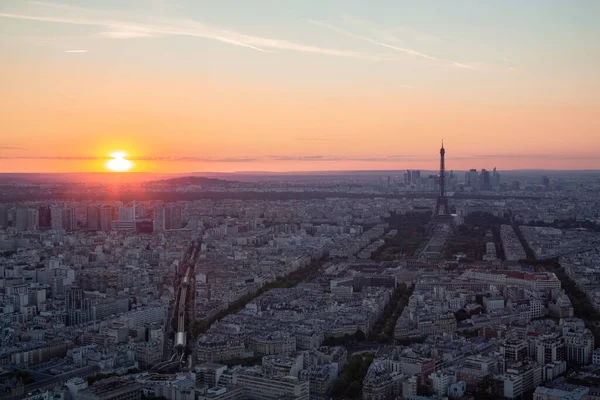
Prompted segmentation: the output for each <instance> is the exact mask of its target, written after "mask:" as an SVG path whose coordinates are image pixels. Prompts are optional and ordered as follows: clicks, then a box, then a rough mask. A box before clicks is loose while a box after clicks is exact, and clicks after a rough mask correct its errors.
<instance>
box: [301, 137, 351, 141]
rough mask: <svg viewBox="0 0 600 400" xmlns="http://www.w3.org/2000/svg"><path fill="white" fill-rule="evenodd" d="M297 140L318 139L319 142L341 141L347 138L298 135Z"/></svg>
mask: <svg viewBox="0 0 600 400" xmlns="http://www.w3.org/2000/svg"><path fill="white" fill-rule="evenodd" d="M296 140H305V141H318V142H339V141H343V140H345V139H341V138H325V137H297V138H296Z"/></svg>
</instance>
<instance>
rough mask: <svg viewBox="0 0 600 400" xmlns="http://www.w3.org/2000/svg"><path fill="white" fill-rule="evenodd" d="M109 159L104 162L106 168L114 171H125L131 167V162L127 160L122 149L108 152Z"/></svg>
mask: <svg viewBox="0 0 600 400" xmlns="http://www.w3.org/2000/svg"><path fill="white" fill-rule="evenodd" d="M110 157H111V159H110V160H108V161H107V162H106V168H108V169H110V170H111V171H114V172H125V171H129V170H130V169H131V168H132V167H133V162H131V161H129V160H128V159H126V158H125V157H127V154H125V153H124V152H122V151H115V152H114V153H110Z"/></svg>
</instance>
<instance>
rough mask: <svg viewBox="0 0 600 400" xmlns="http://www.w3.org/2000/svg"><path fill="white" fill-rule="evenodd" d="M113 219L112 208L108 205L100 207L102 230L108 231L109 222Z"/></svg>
mask: <svg viewBox="0 0 600 400" xmlns="http://www.w3.org/2000/svg"><path fill="white" fill-rule="evenodd" d="M112 220H113V208H112V207H109V206H105V207H102V208H101V209H100V230H101V231H103V232H108V231H110V228H111V222H112Z"/></svg>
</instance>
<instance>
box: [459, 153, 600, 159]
mask: <svg viewBox="0 0 600 400" xmlns="http://www.w3.org/2000/svg"><path fill="white" fill-rule="evenodd" d="M498 158H504V159H506V158H512V159H536V160H598V159H600V156H597V155H589V154H580V155H577V154H566V155H556V154H481V155H471V156H462V157H451V159H453V160H484V159H498Z"/></svg>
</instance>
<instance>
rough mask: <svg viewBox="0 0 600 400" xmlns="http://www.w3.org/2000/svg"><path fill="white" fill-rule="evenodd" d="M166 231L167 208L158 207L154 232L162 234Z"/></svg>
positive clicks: (155, 212)
mask: <svg viewBox="0 0 600 400" xmlns="http://www.w3.org/2000/svg"><path fill="white" fill-rule="evenodd" d="M164 230H165V208H164V207H157V208H155V209H154V231H155V232H161V231H164Z"/></svg>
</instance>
